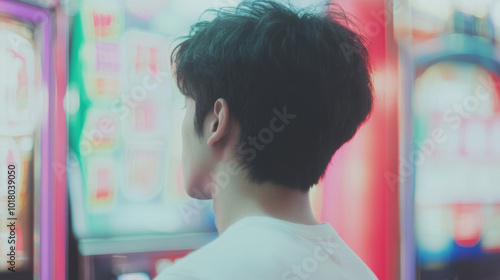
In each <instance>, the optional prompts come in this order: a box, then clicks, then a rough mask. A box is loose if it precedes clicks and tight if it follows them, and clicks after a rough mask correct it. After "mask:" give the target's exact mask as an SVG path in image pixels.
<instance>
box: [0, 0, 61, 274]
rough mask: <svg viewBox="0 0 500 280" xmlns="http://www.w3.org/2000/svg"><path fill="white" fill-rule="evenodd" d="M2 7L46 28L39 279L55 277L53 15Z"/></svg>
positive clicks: (22, 6)
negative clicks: (52, 219)
mask: <svg viewBox="0 0 500 280" xmlns="http://www.w3.org/2000/svg"><path fill="white" fill-rule="evenodd" d="M0 11H2V12H5V13H7V14H9V15H12V16H15V17H18V18H21V19H24V20H27V21H29V22H32V23H33V24H34V25H36V26H39V27H40V28H41V30H42V31H43V36H40V37H39V38H37V39H38V40H39V42H41V46H42V51H43V52H42V53H41V54H42V57H41V61H42V87H44V88H45V89H47V91H42V92H44V93H45V92H46V93H47V94H48V96H49V98H48V99H47V98H44V99H42V100H43V101H45V102H47V103H45V104H43V105H45V106H43V109H44V110H43V114H42V122H41V127H42V129H41V139H40V141H41V164H40V165H41V169H40V209H35V211H37V210H40V279H41V280H49V279H52V275H53V273H52V267H51V264H52V261H51V260H52V256H53V255H52V252H51V248H52V247H53V246H52V245H53V244H52V242H51V236H53V235H52V232H51V214H52V211H53V206H52V203H51V197H53V196H52V194H53V191H54V190H53V188H54V187H53V176H52V174H51V173H50V172H51V169H50V166H52V165H51V163H52V162H53V153H52V150H51V146H50V143H52V141H53V136H54V133H53V127H52V126H53V114H54V109H55V108H53V106H54V105H55V103H54V102H55V96H54V94H55V92H54V81H53V79H50V73H51V69H52V57H51V51H52V48H51V36H50V35H51V30H52V19H51V16H50V14H49V13H48V12H47V11H46V10H44V9H42V8H39V7H36V6H33V5H30V4H26V3H20V2H13V1H10V0H0Z"/></svg>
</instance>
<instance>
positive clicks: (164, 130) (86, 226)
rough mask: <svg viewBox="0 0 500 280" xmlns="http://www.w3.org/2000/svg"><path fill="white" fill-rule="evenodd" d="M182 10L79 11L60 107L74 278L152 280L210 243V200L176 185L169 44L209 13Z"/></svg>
mask: <svg viewBox="0 0 500 280" xmlns="http://www.w3.org/2000/svg"><path fill="white" fill-rule="evenodd" d="M188 2H189V3H186V2H185V1H181V0H177V1H175V0H171V1H157V0H149V1H144V0H127V1H117V0H106V1H99V0H83V1H80V3H79V7H78V13H77V14H76V15H75V17H74V22H73V30H72V46H71V56H70V77H69V86H68V92H67V103H66V105H67V107H66V109H67V114H68V126H69V147H70V151H69V154H68V164H67V165H68V183H69V184H68V185H69V192H70V211H71V223H72V228H71V232H72V233H71V234H74V236H75V237H76V239H77V243H78V251H79V255H80V257H79V261H78V262H79V265H78V271H79V272H78V273H77V274H78V276H79V277H80V279H106V280H108V279H120V280H126V279H134V280H139V279H141V280H142V279H152V278H154V277H155V276H156V275H157V274H158V273H159V272H160V271H161V270H162V269H163V268H165V267H166V266H168V265H170V264H172V262H173V261H174V260H175V259H177V258H180V257H183V256H185V255H186V254H187V253H188V252H190V251H192V250H195V249H197V248H199V247H201V246H202V245H204V244H206V243H208V242H209V241H211V240H213V239H214V238H215V237H216V235H217V234H216V228H215V225H214V216H213V212H212V206H211V204H210V202H208V201H196V200H193V199H190V198H189V197H188V196H187V194H186V193H185V191H184V188H183V183H182V170H181V150H182V149H181V138H180V137H181V133H180V132H181V124H182V119H183V117H184V110H183V107H184V97H183V96H182V95H181V94H180V93H178V92H177V88H176V86H175V84H174V83H173V82H172V78H171V74H170V51H171V49H172V45H171V44H172V42H173V40H174V39H176V38H177V37H179V36H181V35H184V34H182V33H181V31H180V30H182V31H188V30H189V27H190V25H191V24H192V23H194V22H196V20H197V19H198V17H199V15H200V14H201V13H202V12H203V11H204V10H205V9H207V8H210V6H207V3H206V1H188ZM204 2H205V3H204ZM209 4H210V3H209ZM70 275H72V274H70Z"/></svg>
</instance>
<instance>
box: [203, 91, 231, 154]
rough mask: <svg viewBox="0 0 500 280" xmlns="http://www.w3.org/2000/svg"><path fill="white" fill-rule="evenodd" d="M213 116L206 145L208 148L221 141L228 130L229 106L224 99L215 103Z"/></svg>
mask: <svg viewBox="0 0 500 280" xmlns="http://www.w3.org/2000/svg"><path fill="white" fill-rule="evenodd" d="M213 116H214V118H213V119H212V121H211V123H210V127H209V132H208V140H207V144H208V145H209V146H213V145H214V144H215V143H217V142H218V141H219V140H221V139H222V138H223V137H224V136H225V135H226V134H227V132H228V130H229V106H228V104H227V101H226V100H225V99H224V98H219V99H217V100H216V101H215V103H214V115H213Z"/></svg>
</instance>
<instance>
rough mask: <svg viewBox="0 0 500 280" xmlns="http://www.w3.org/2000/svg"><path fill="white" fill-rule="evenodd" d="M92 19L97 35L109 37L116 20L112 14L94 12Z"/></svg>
mask: <svg viewBox="0 0 500 280" xmlns="http://www.w3.org/2000/svg"><path fill="white" fill-rule="evenodd" d="M92 19H93V22H94V32H95V36H96V37H107V36H110V35H111V34H112V32H113V28H112V22H114V21H115V20H114V18H113V16H112V15H110V14H101V13H98V12H93V13H92Z"/></svg>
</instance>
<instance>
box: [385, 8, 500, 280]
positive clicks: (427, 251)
mask: <svg viewBox="0 0 500 280" xmlns="http://www.w3.org/2000/svg"><path fill="white" fill-rule="evenodd" d="M394 11H395V16H396V19H395V33H396V35H397V38H398V42H399V46H400V63H401V64H400V71H401V72H400V73H401V74H400V75H401V77H403V83H402V88H401V92H402V95H401V97H402V100H401V106H402V111H401V114H402V115H401V120H402V123H401V131H402V133H401V136H402V138H401V152H402V157H401V165H400V177H399V181H400V183H401V184H400V189H401V236H402V253H401V254H402V263H401V266H402V275H401V279H409V280H411V279H436V280H437V279H440V280H441V279H460V280H465V279H474V280H481V279H500V266H499V265H498V264H500V57H499V50H500V44H499V43H498V41H497V40H498V38H500V37H499V35H500V33H499V32H500V1H405V3H403V4H402V5H401V6H400V7H399V8H398V10H396V9H395V10H394Z"/></svg>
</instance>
